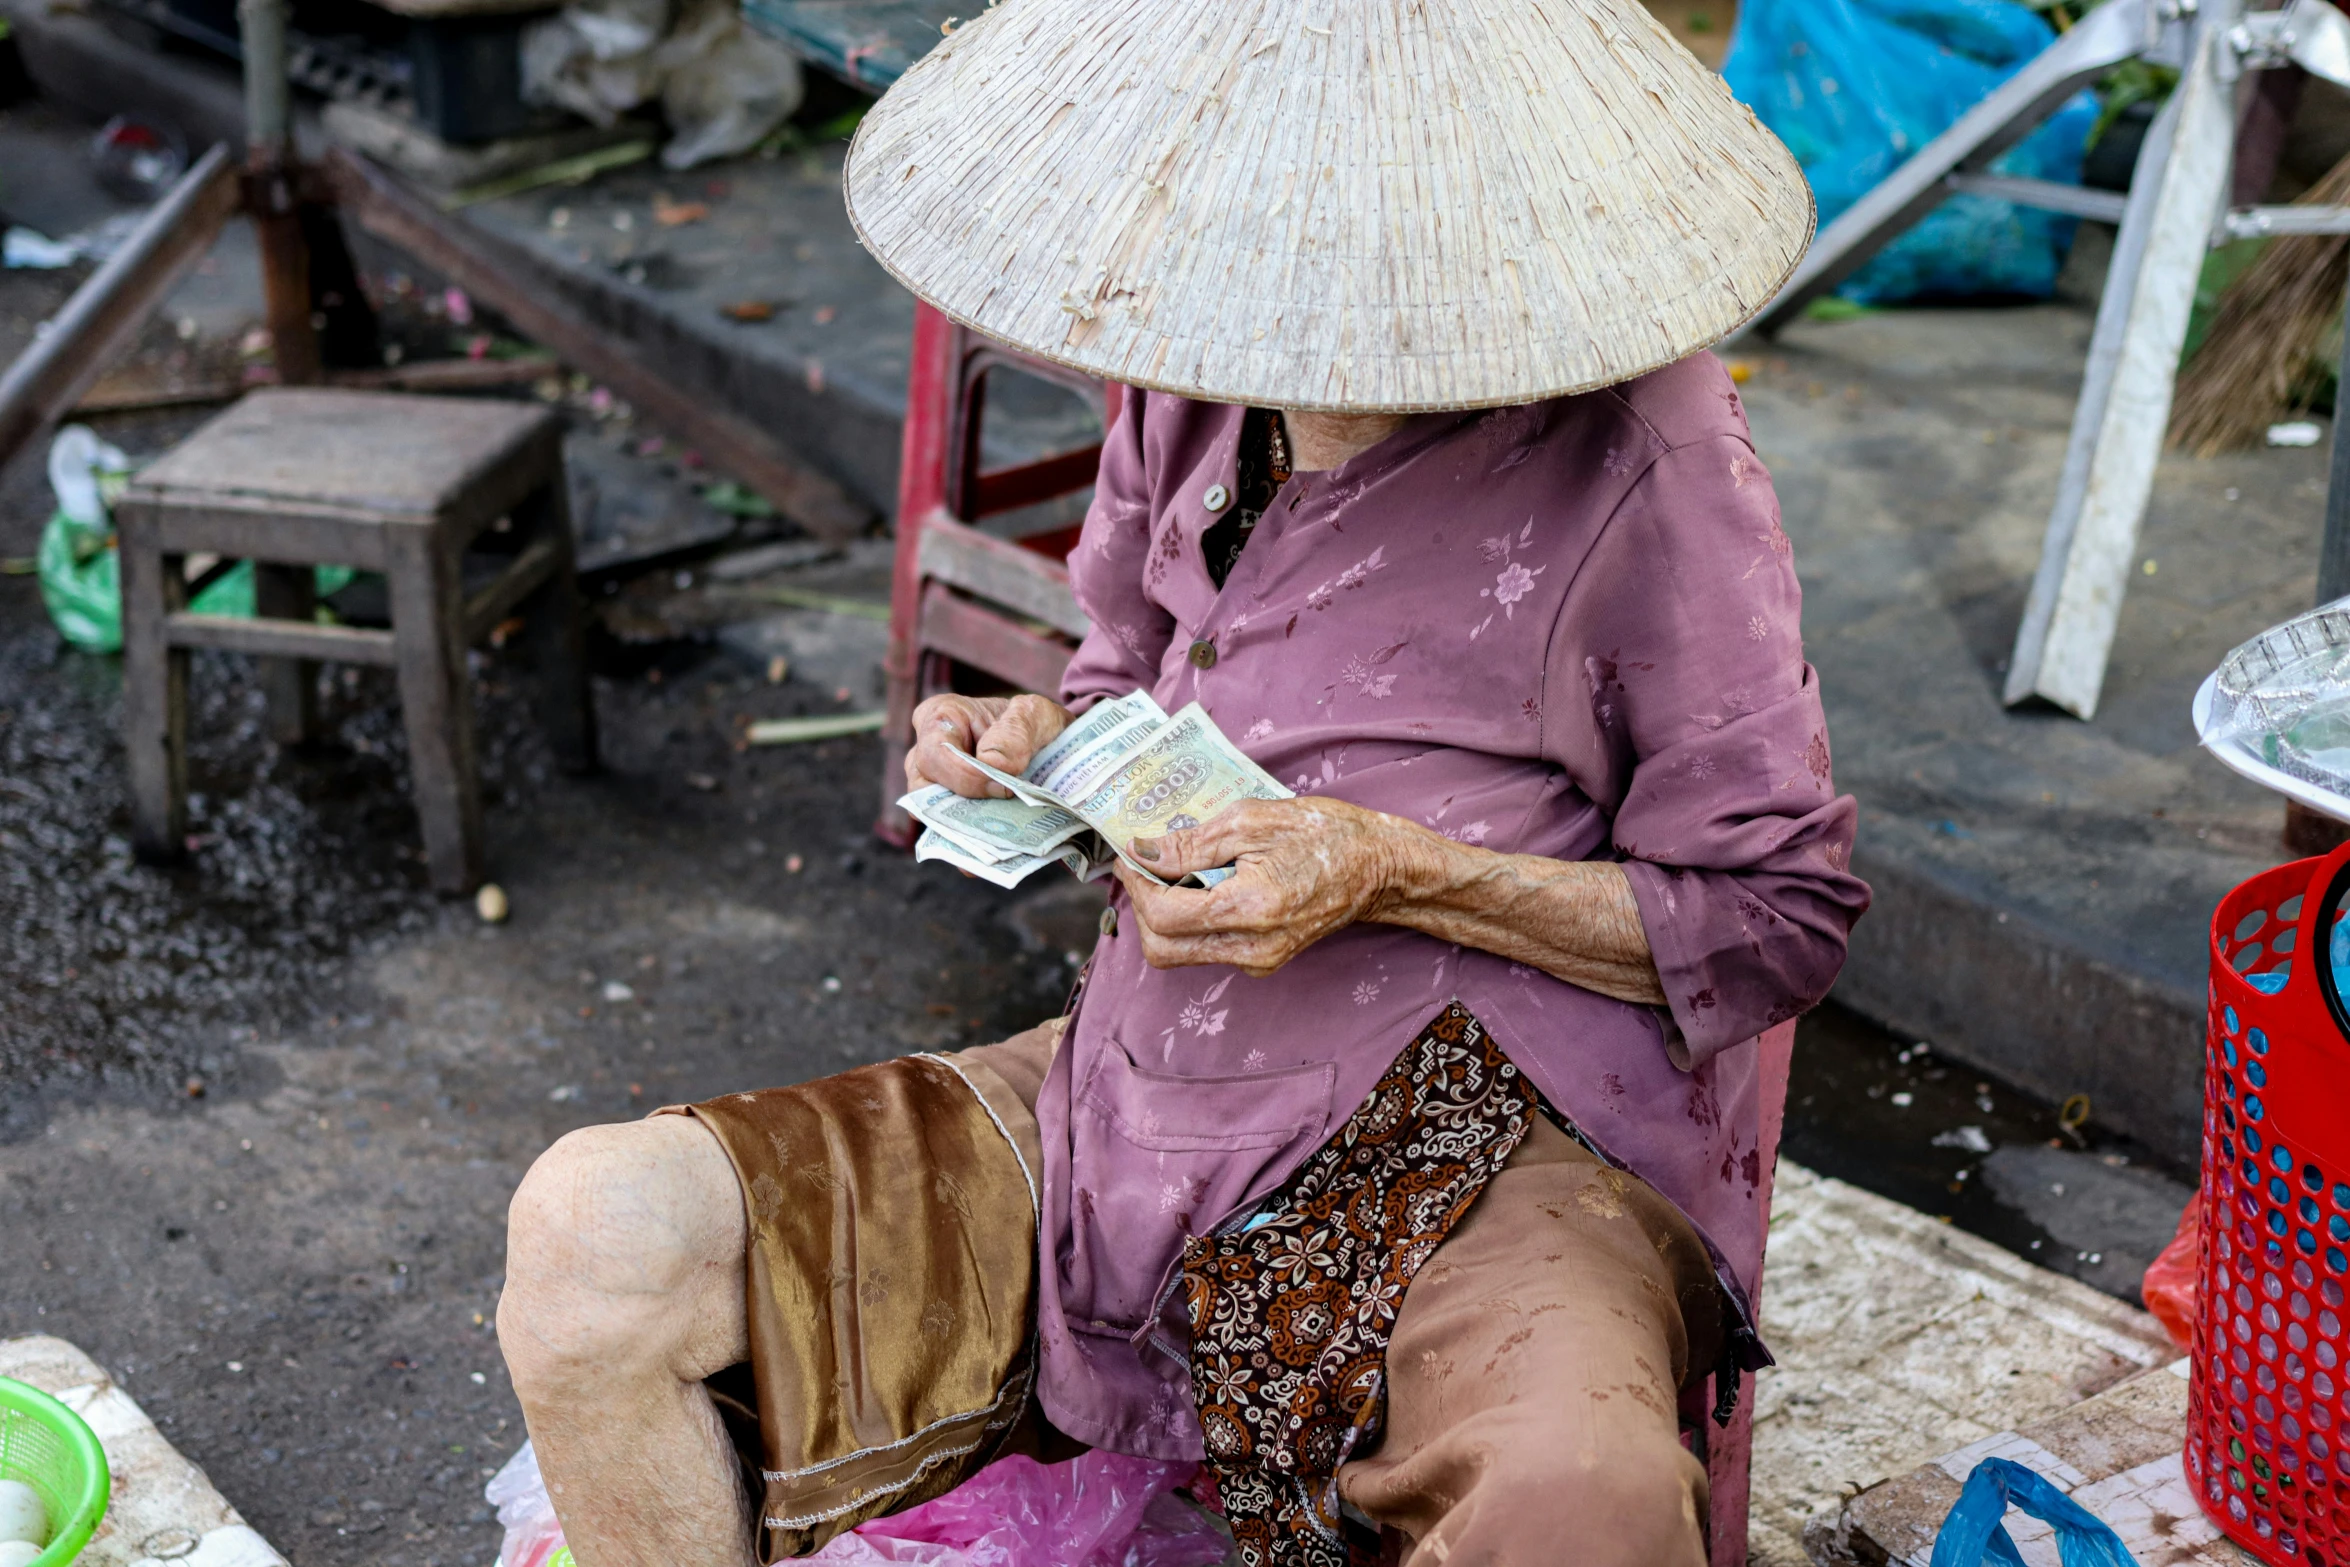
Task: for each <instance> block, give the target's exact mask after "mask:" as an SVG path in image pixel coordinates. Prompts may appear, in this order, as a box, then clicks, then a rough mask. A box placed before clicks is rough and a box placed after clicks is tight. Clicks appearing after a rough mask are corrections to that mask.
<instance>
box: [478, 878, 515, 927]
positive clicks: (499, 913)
mask: <svg viewBox="0 0 2350 1567" xmlns="http://www.w3.org/2000/svg"><path fill="white" fill-rule="evenodd" d="M473 912H474V913H476V914H478V915H480V916H481V922H482V923H483V924H484V925H503V924H505V923H506V916H507V915H508V914H510V913H511V912H513V906H512V905H511V904H509V903H508V902H507V900H506V889H505V888H503V887H501V886H499V885H498V884H497V883H496V882H494V881H485V882H483V883H482V884H481V890H480V891H479V892H476V893H475V894H474V895H473Z"/></svg>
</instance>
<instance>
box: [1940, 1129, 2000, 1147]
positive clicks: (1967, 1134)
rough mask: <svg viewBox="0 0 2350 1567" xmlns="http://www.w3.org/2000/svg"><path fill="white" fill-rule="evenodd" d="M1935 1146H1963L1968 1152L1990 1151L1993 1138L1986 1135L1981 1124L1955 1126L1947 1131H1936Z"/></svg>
mask: <svg viewBox="0 0 2350 1567" xmlns="http://www.w3.org/2000/svg"><path fill="white" fill-rule="evenodd" d="M1934 1146H1935V1147H1937V1148H1963V1149H1965V1150H1966V1151H1967V1152H1968V1153H1989V1152H1990V1151H1991V1139H1990V1138H1989V1137H1987V1136H1985V1135H1984V1133H1983V1129H1982V1128H1981V1127H1979V1126H1954V1127H1952V1128H1951V1129H1950V1130H1949V1131H1947V1132H1936V1133H1935V1134H1934Z"/></svg>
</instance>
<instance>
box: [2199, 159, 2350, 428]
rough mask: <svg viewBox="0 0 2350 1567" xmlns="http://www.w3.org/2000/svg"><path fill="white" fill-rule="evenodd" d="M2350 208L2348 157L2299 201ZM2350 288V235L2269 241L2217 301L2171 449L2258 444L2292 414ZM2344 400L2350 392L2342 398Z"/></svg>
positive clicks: (2318, 367) (2316, 368)
mask: <svg viewBox="0 0 2350 1567" xmlns="http://www.w3.org/2000/svg"><path fill="white" fill-rule="evenodd" d="M2298 201H2299V202H2300V203H2303V204H2314V205H2325V206H2343V205H2350V158H2344V159H2343V160H2342V161H2341V162H2340V163H2337V164H2335V165H2334V166H2333V167H2332V168H2331V169H2328V170H2327V171H2326V175H2325V178H2323V179H2321V180H2319V181H2318V182H2317V183H2316V184H2315V185H2312V186H2311V187H2310V188H2309V189H2308V190H2307V191H2304V192H2303V193H2302V194H2301V196H2300V197H2299V198H2298ZM2346 282H2350V235H2344V234H2292V235H2286V236H2283V237H2280V238H2277V239H2273V240H2271V241H2269V244H2268V247H2267V248H2266V249H2265V250H2263V251H2262V252H2261V253H2260V257H2259V259H2258V260H2256V261H2254V262H2253V263H2252V265H2251V266H2249V267H2247V268H2245V269H2244V274H2243V276H2241V277H2239V278H2237V279H2236V281H2235V282H2233V283H2231V284H2229V285H2228V289H2227V292H2226V293H2224V294H2222V295H2220V300H2219V308H2218V310H2217V311H2215V312H2214V313H2213V315H2212V318H2211V330H2210V331H2209V332H2208V333H2206V334H2205V336H2204V339H2203V344H2202V346H2201V347H2200V348H2198V349H2197V350H2196V351H2195V357H2194V358H2192V359H2190V360H2189V361H2187V367H2186V369H2185V370H2183V371H2181V372H2180V375H2179V389H2178V395H2177V397H2176V398H2175V399H2174V400H2173V401H2172V403H2171V418H2170V443H2171V445H2172V446H2174V447H2179V448H2183V449H2185V450H2189V451H2192V452H2193V453H2194V454H2195V455H2196V456H2198V457H2215V456H2217V455H2219V454H2220V453H2221V452H2229V451H2242V450H2244V449H2246V448H2248V447H2254V446H2258V445H2260V444H2261V442H2262V440H2263V439H2264V438H2265V437H2266V435H2267V432H2268V427H2269V426H2270V425H2271V424H2273V423H2275V422H2276V421H2277V420H2278V419H2279V418H2281V417H2283V416H2284V415H2286V414H2288V413H2291V412H2292V411H2294V409H2295V407H2296V405H2297V404H2298V402H2299V400H2300V397H2299V394H2300V393H2301V392H2302V391H2303V389H2304V388H2305V387H2306V386H2307V384H2308V382H2309V380H2310V379H2311V377H2312V374H2313V373H2319V372H2322V371H2323V369H2324V368H2325V367H2324V366H2321V365H2320V364H2319V363H2318V351H2319V349H2320V348H2321V347H2322V346H2323V344H2324V341H2325V333H2326V328H2327V327H2328V326H2330V325H2332V324H2333V320H2334V317H2335V316H2336V315H2337V314H2338V313H2339V312H2340V311H2341V309H2342V293H2343V287H2344V284H2345V283H2346ZM2335 395H2336V397H2337V399H2340V398H2343V397H2350V392H2337V393H2336V394H2335Z"/></svg>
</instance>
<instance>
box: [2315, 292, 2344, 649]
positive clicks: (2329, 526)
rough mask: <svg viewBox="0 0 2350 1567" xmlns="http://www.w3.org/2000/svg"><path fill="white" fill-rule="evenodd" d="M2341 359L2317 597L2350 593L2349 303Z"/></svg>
mask: <svg viewBox="0 0 2350 1567" xmlns="http://www.w3.org/2000/svg"><path fill="white" fill-rule="evenodd" d="M2344 316H2345V319H2344V321H2343V325H2342V350H2341V354H2342V357H2341V359H2340V360H2339V361H2338V362H2337V364H2336V366H2335V381H2334V460H2333V464H2332V468H2331V471H2330V472H2329V473H2328V474H2327V475H2326V529H2325V533H2324V535H2323V536H2322V538H2321V540H2320V542H2319V544H2318V547H2317V601H2318V602H2319V603H2320V604H2331V603H2332V602H2333V601H2334V600H2336V599H2338V598H2340V597H2342V596H2343V595H2344V594H2346V593H2350V429H2346V428H2345V426H2350V305H2346V306H2345V309H2344Z"/></svg>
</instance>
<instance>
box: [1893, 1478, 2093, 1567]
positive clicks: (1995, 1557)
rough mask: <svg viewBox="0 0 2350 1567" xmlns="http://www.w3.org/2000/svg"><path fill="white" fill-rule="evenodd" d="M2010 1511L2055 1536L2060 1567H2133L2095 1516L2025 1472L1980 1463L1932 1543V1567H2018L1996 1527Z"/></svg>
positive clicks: (2001, 1527) (2011, 1543)
mask: <svg viewBox="0 0 2350 1567" xmlns="http://www.w3.org/2000/svg"><path fill="white" fill-rule="evenodd" d="M2010 1506H2014V1507H2020V1508H2022V1509H2023V1510H2024V1511H2025V1512H2027V1513H2029V1514H2031V1515H2032V1516H2033V1517H2034V1518H2037V1519H2039V1520H2040V1521H2041V1522H2042V1523H2044V1524H2046V1525H2048V1526H2049V1527H2050V1528H2051V1529H2054V1530H2055V1531H2056V1550H2057V1555H2058V1556H2059V1557H2060V1558H2061V1559H2062V1560H2063V1562H2064V1567H2137V1564H2136V1563H2135V1562H2134V1561H2132V1559H2131V1557H2130V1552H2129V1548H2128V1547H2127V1546H2125V1545H2123V1544H2122V1541H2121V1536H2120V1535H2118V1534H2115V1533H2114V1532H2113V1530H2112V1529H2111V1528H2110V1527H2109V1526H2108V1525H2107V1524H2106V1522H2105V1520H2103V1519H2102V1518H2099V1517H2098V1516H2097V1515H2096V1514H2095V1513H2093V1512H2091V1511H2089V1509H2087V1508H2086V1507H2083V1506H2082V1505H2081V1504H2080V1503H2078V1502H2076V1501H2074V1500H2073V1499H2072V1498H2071V1497H2069V1496H2067V1495H2065V1494H2064V1493H2063V1492H2062V1491H2059V1490H2058V1489H2057V1488H2056V1487H2055V1486H2053V1485H2050V1484H2049V1483H2048V1482H2047V1481H2046V1480H2044V1479H2042V1478H2041V1477H2040V1476H2038V1475H2036V1474H2034V1473H2033V1472H2032V1471H2031V1470H2029V1469H2026V1468H2025V1467H2024V1466H2023V1465H2022V1464H2019V1463H2016V1462H2014V1461H2012V1460H2010V1459H2005V1458H1986V1459H1984V1460H1983V1461H1982V1462H1981V1463H1979V1464H1977V1465H1975V1471H1974V1473H1973V1474H1970V1475H1968V1476H1967V1481H1966V1487H1965V1489H1963V1490H1961V1491H1960V1492H1959V1493H1958V1502H1957V1504H1956V1505H1955V1506H1953V1507H1952V1508H1951V1509H1950V1516H1949V1517H1947V1518H1945V1519H1943V1520H1942V1532H1941V1533H1940V1534H1938V1535H1936V1536H1935V1537H1934V1560H1933V1563H1932V1567H1981V1564H1982V1563H1984V1562H1995V1563H1997V1564H1998V1567H2024V1558H2023V1555H2022V1553H2020V1552H2018V1551H2017V1550H2016V1548H2015V1540H2014V1538H2013V1537H2012V1536H2010V1535H2009V1534H2008V1532H2007V1525H2006V1524H2005V1523H2004V1522H2002V1520H2003V1519H2005V1518H2006V1516H2007V1509H2008V1508H2009V1507H2010Z"/></svg>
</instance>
